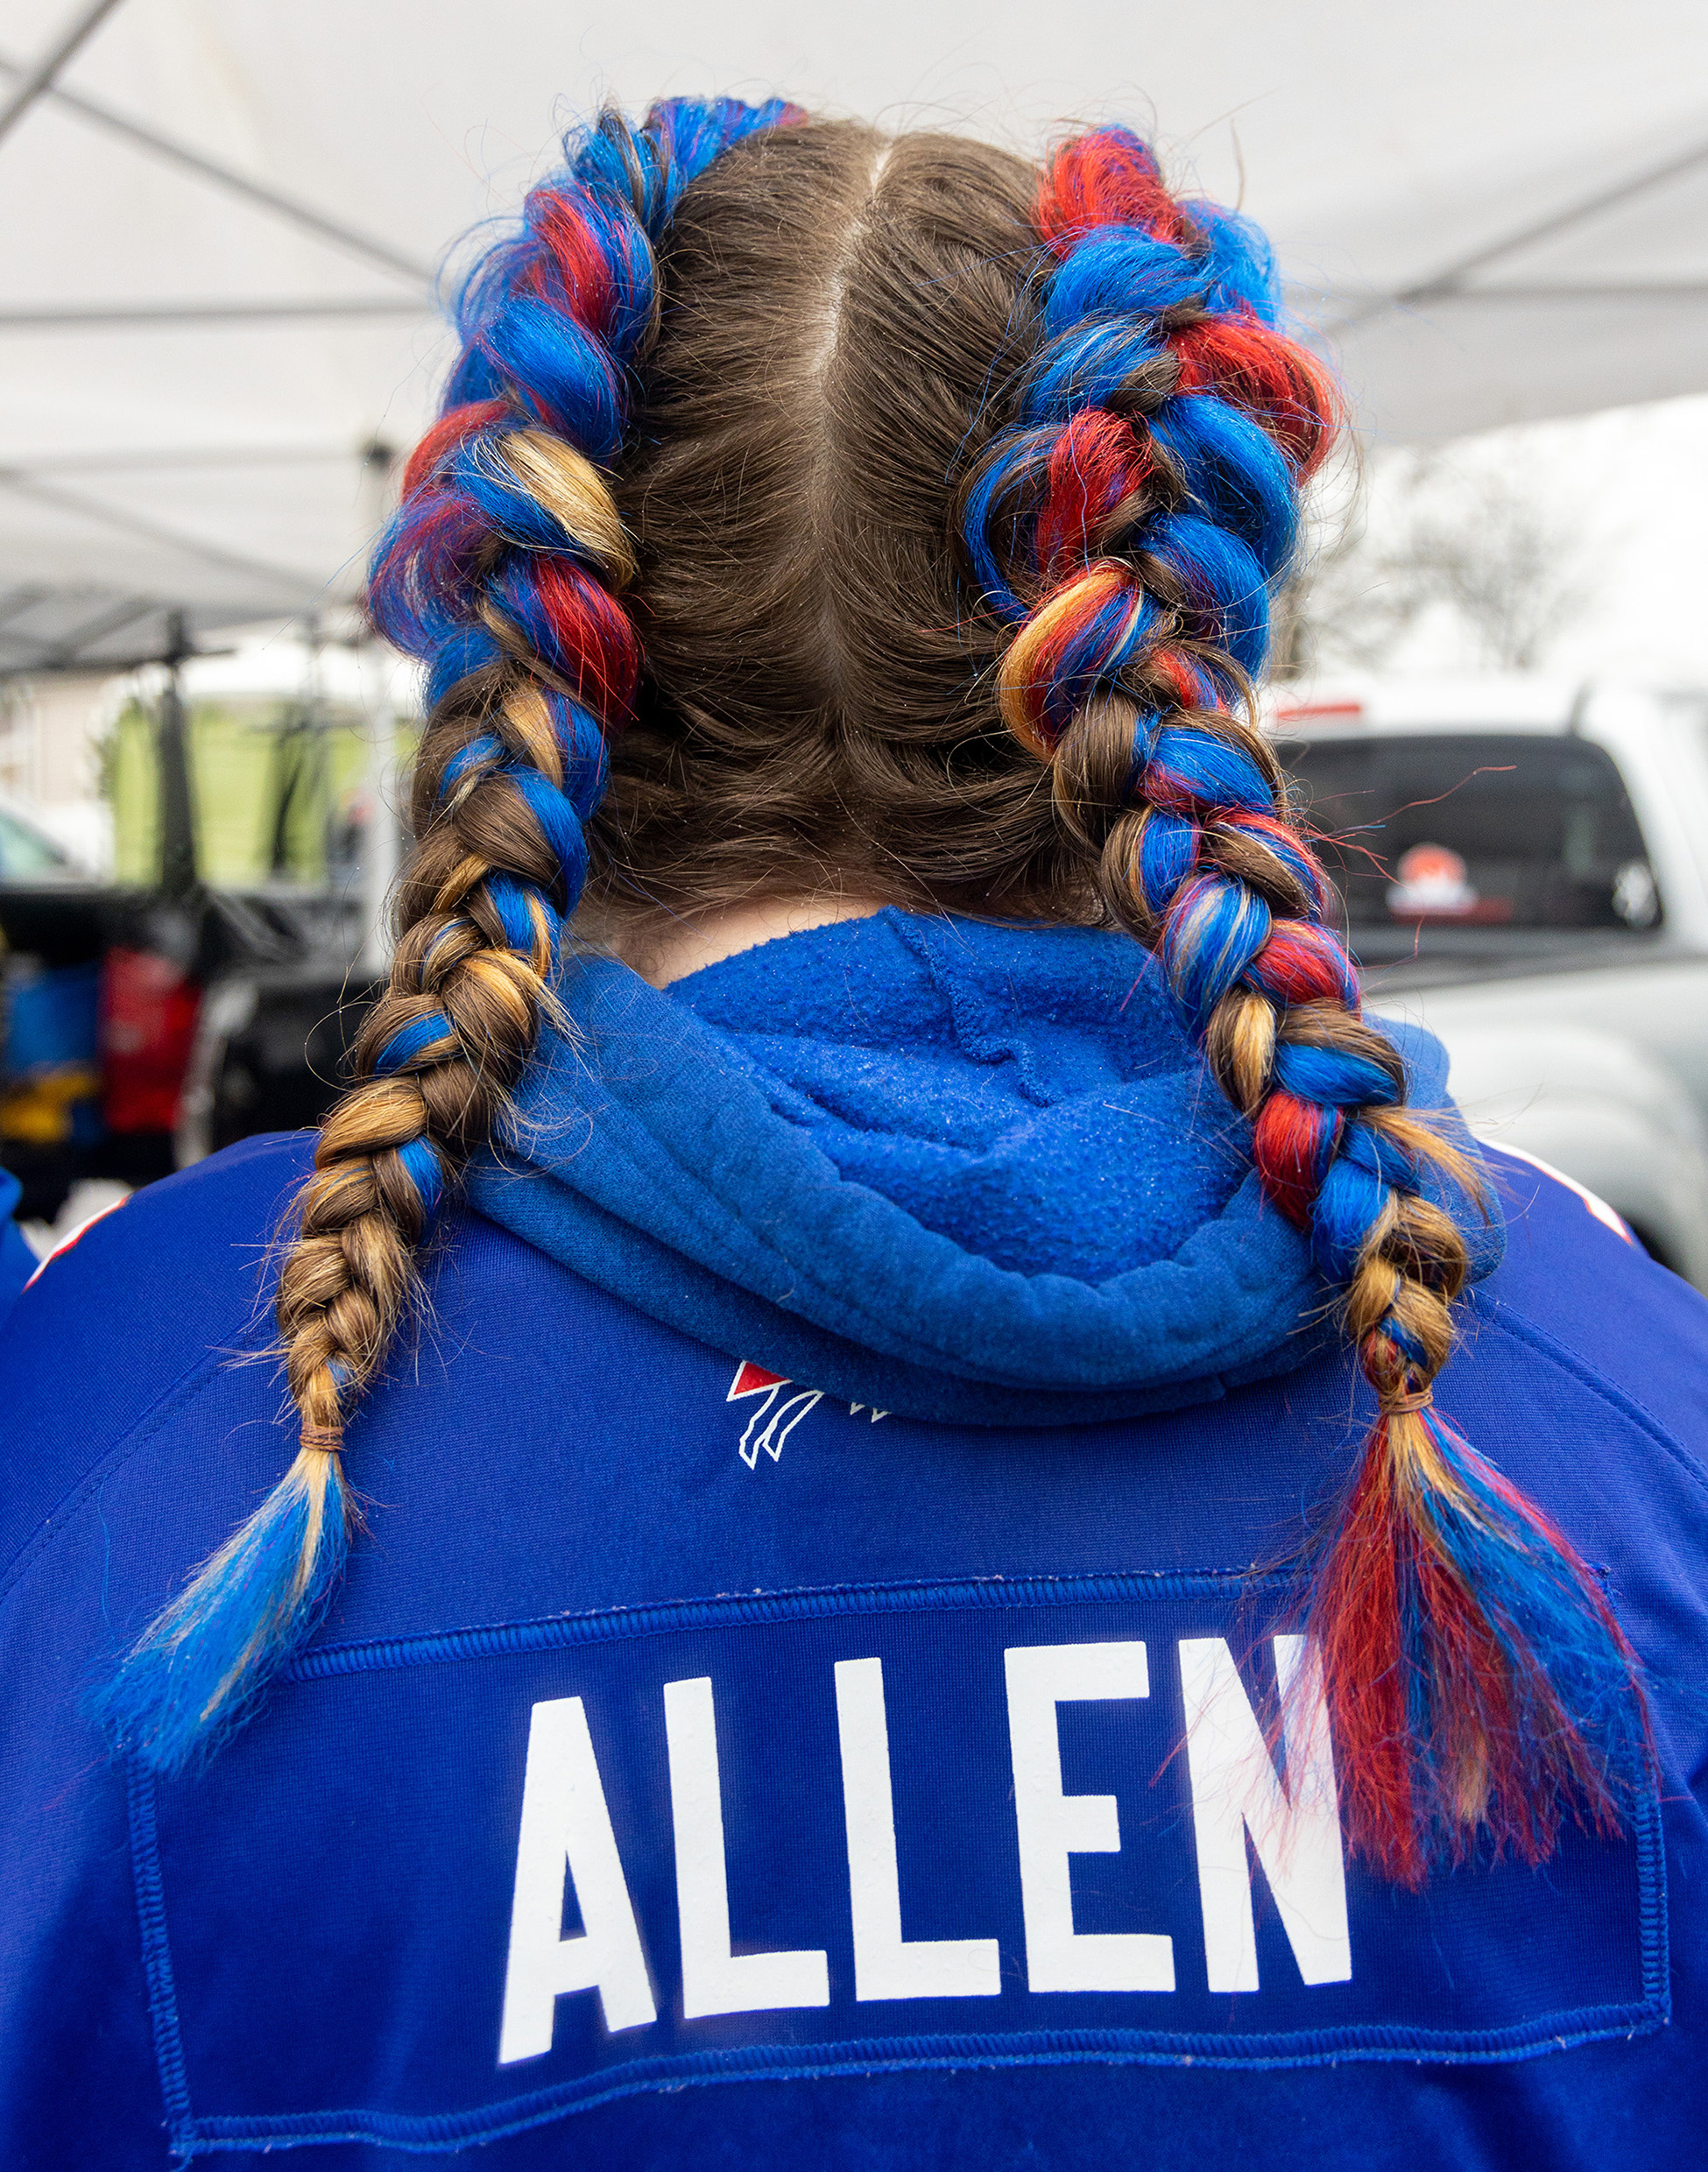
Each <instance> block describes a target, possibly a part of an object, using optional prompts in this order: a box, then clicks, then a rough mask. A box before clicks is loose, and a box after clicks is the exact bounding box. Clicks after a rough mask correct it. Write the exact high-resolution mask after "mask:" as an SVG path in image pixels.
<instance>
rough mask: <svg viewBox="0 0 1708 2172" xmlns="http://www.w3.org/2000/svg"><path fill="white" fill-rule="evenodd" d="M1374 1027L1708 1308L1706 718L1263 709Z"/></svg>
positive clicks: (1333, 691) (1570, 702) (1485, 683)
mask: <svg viewBox="0 0 1708 2172" xmlns="http://www.w3.org/2000/svg"><path fill="white" fill-rule="evenodd" d="M1270 722H1271V728H1272V730H1274V735H1275V737H1276V739H1277V742H1278V744H1279V748H1280V751H1281V756H1282V758H1283V760H1284V761H1285V762H1286V763H1287V765H1288V768H1289V770H1291V771H1292V772H1294V774H1295V776H1296V777H1297V778H1298V779H1301V781H1302V785H1303V786H1304V796H1305V798H1306V799H1307V801H1308V804H1309V819H1310V822H1311V823H1312V825H1313V826H1314V827H1315V828H1316V829H1317V830H1318V831H1319V832H1321V833H1322V834H1323V836H1324V838H1325V839H1326V840H1327V841H1328V842H1327V843H1325V845H1324V857H1325V859H1326V860H1327V862H1328V864H1329V866H1330V870H1331V871H1332V873H1333V874H1334V877H1335V879H1336V881H1337V884H1338V885H1339V886H1340V890H1341V893H1342V896H1343V899H1345V906H1346V925H1347V932H1348V934H1349V936H1350V939H1351V942H1352V949H1353V952H1354V954H1355V955H1356V956H1357V957H1358V959H1359V964H1360V966H1361V967H1362V969H1363V971H1364V977H1365V984H1366V992H1367V995H1368V998H1369V1000H1370V1005H1371V1008H1372V1009H1373V1011H1375V1012H1378V1013H1381V1012H1387V1013H1389V1014H1392V1015H1398V1016H1401V1017H1406V1018H1411V1019H1420V1020H1421V1021H1422V1023H1423V1024H1425V1025H1427V1026H1429V1027H1430V1028H1431V1030H1432V1031H1434V1032H1435V1033H1438V1034H1439V1035H1440V1037H1441V1039H1442V1040H1443V1041H1444V1042H1445V1043H1446V1046H1447V1049H1448V1052H1449V1054H1450V1056H1451V1058H1452V1075H1451V1086H1452V1091H1453V1094H1454V1097H1455V1098H1456V1099H1457V1101H1458V1103H1459V1104H1460V1106H1461V1107H1462V1108H1463V1109H1464V1110H1465V1114H1466V1116H1467V1118H1469V1120H1470V1122H1471V1124H1472V1128H1473V1129H1474V1130H1475V1131H1477V1132H1479V1134H1480V1135H1481V1136H1483V1137H1485V1138H1486V1139H1489V1140H1491V1141H1492V1142H1493V1143H1494V1144H1496V1145H1498V1146H1506V1147H1508V1148H1510V1149H1513V1150H1515V1151H1517V1152H1519V1153H1525V1154H1529V1155H1533V1156H1535V1157H1536V1158H1538V1159H1540V1160H1544V1161H1546V1162H1549V1163H1550V1164H1551V1165H1553V1166H1554V1167H1556V1168H1558V1169H1559V1170H1561V1171H1562V1172H1563V1173H1564V1174H1566V1175H1568V1176H1570V1177H1573V1178H1575V1179H1576V1180H1577V1182H1578V1183H1580V1184H1582V1185H1584V1186H1586V1187H1587V1188H1589V1189H1590V1190H1592V1191H1593V1192H1596V1193H1598V1194H1599V1195H1600V1196H1601V1197H1602V1198H1603V1199H1605V1200H1606V1202H1608V1203H1609V1205H1611V1206H1612V1207H1613V1208H1614V1209H1617V1211H1618V1212H1619V1213H1620V1214H1621V1215H1623V1216H1625V1218H1626V1220H1627V1222H1629V1223H1630V1224H1632V1226H1633V1227H1634V1229H1635V1230H1636V1231H1637V1233H1638V1235H1639V1236H1640V1237H1641V1239H1642V1241H1643V1243H1644V1244H1645V1245H1647V1246H1648V1249H1649V1250H1650V1251H1651V1252H1653V1253H1654V1254H1655V1257H1656V1258H1657V1259H1662V1260H1663V1261H1665V1263H1666V1264H1667V1265H1668V1266H1671V1267H1673V1268H1675V1269H1676V1271H1677V1272H1678V1273H1680V1274H1683V1275H1684V1276H1686V1277H1687V1278H1688V1279H1689V1280H1690V1281H1692V1282H1694V1283H1695V1284H1696V1285H1697V1287H1698V1288H1699V1289H1704V1290H1708V700H1704V697H1702V696H1687V695H1659V694H1650V693H1644V692H1641V691H1640V690H1638V689H1635V688H1630V687H1625V686H1613V685H1607V686H1599V685H1593V684H1592V685H1590V686H1587V687H1578V688H1571V687H1569V686H1565V685H1562V684H1557V683H1554V682H1550V681H1547V680H1543V679H1530V678H1525V679H1504V680H1495V679H1457V680H1422V679H1418V680H1412V681H1396V680H1391V679H1390V680H1380V681H1364V682H1361V683H1354V682H1348V683H1346V684H1345V685H1340V684H1337V685H1336V686H1334V687H1332V688H1330V687H1326V686H1323V685H1317V686H1315V687H1313V688H1310V689H1309V692H1308V693H1304V692H1290V691H1289V690H1288V689H1281V690H1278V693H1277V695H1276V697H1275V701H1274V710H1273V715H1272V717H1271V720H1270Z"/></svg>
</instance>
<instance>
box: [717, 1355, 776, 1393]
mask: <svg viewBox="0 0 1708 2172" xmlns="http://www.w3.org/2000/svg"><path fill="white" fill-rule="evenodd" d="M787 1386H788V1382H787V1379H785V1378H784V1376H783V1375H782V1374H781V1373H780V1372H766V1369H765V1367H764V1366H763V1365H750V1364H749V1363H748V1361H747V1360H746V1358H745V1357H744V1358H743V1359H742V1361H741V1364H740V1365H739V1366H738V1368H737V1371H736V1377H735V1379H733V1380H732V1381H731V1382H730V1392H729V1393H728V1394H727V1395H726V1396H725V1397H724V1398H723V1400H724V1401H725V1402H726V1403H738V1402H739V1401H740V1400H741V1399H742V1397H743V1396H744V1395H762V1394H763V1393H765V1391H766V1388H768V1387H787Z"/></svg>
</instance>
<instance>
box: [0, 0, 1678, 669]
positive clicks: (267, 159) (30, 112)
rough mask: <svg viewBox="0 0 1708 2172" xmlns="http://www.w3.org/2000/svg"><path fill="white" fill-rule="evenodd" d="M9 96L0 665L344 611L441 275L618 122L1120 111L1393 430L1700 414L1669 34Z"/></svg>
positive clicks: (1213, 7)
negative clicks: (801, 111) (587, 131)
mask: <svg viewBox="0 0 1708 2172" xmlns="http://www.w3.org/2000/svg"><path fill="white" fill-rule="evenodd" d="M80 29H81V30H82V31H83V32H85V34H84V35H83V36H82V38H81V42H79V41H78V39H77V35H76V33H77V32H79V30H80ZM0 70H3V71H4V72H0V235H4V243H0V250H3V251H4V261H5V264H6V276H5V280H4V292H3V293H0V384H3V385H4V400H3V401H0V673H4V672H6V671H13V672H16V671H19V670H28V671H32V672H38V673H39V672H41V671H43V670H46V669H52V668H54V667H56V666H81V667H84V668H88V667H89V666H94V665H98V664H103V663H109V664H118V663H123V662H128V661H131V660H134V659H142V658H146V657H151V656H158V655H160V654H162V653H164V652H166V651H167V650H168V649H169V648H170V647H171V646H172V645H173V641H174V639H175V638H177V636H176V633H175V632H174V630H173V614H175V613H181V614H183V631H184V632H185V634H186V635H187V638H190V639H195V638H202V637H205V636H206V635H207V634H208V631H211V630H213V629H215V628H218V627H221V626H224V625H230V624H236V623H239V622H242V621H246V620H254V619H258V618H262V617H267V618H277V617H286V616H293V615H299V614H301V615H307V614H312V613H314V612H316V611H325V610H328V609H330V608H332V607H337V606H342V605H344V604H347V603H348V602H349V600H350V598H351V597H352V596H354V595H355V594H356V590H357V588H358V586H359V567H360V558H361V550H362V545H363V539H364V537H365V536H366V535H367V533H369V532H371V528H372V526H373V525H374V523H375V520H376V518H377V517H378V510H379V506H380V504H381V499H382V495H383V483H384V461H383V457H380V456H377V455H376V454H375V451H374V448H401V447H403V446H406V444H407V443H408V441H410V439H411V438H412V436H413V434H415V433H416V432H417V431H418V430H419V428H420V426H421V423H422V421H423V420H424V419H425V417H426V415H427V413H428V411H429V408H430V405H431V401H432V397H433V392H434V380H435V377H436V374H437V371H438V370H439V369H440V368H441V366H442V363H443V359H444V346H443V335H442V331H441V328H440V326H439V323H438V321H437V318H436V316H435V314H434V300H433V294H434V271H435V267H436V265H437V264H438V262H439V260H440V257H441V252H442V250H443V249H444V247H445V245H446V243H448V241H449V240H450V239H451V238H452V237H454V236H456V235H457V234H458V233H460V232H461V231H462V229H465V228H467V227H468V226H469V224H470V223H471V222H474V221H476V220H477V219H480V218H482V217H484V216H487V215H491V214H494V213H502V212H504V211H505V209H507V208H509V207H511V206H512V205H513V204H514V203H515V201H517V199H518V197H519V194H520V192H521V190H522V188H523V187H525V186H526V182H527V180H529V179H530V178H531V177H532V176H533V174H535V173H537V172H539V171H540V170H541V169H542V167H543V166H544V165H546V164H547V163H548V162H549V159H550V156H551V152H552V149H553V145H554V136H555V134H556V133H557V131H558V130H560V129H561V126H562V125H563V124H564V123H566V122H567V121H568V120H569V119H571V118H573V117H575V116H576V115H578V114H580V113H583V112H585V111H586V110H587V109H589V106H590V105H592V104H593V103H595V102H596V101H597V100H598V98H599V97H600V96H601V95H604V94H611V95H616V96H618V97H620V98H622V99H623V100H625V101H626V102H631V103H632V104H635V105H642V104H644V103H645V102H647V101H648V100H649V99H650V98H652V97H653V96H654V95H660V94H663V93H669V92H677V91H696V92H702V91H706V90H720V91H730V92H736V93H740V94H744V95H765V94H768V93H770V92H772V91H773V90H779V89H781V90H785V91H787V92H788V93H789V94H790V95H794V96H795V97H797V98H799V99H801V101H802V102H805V103H808V104H809V105H811V106H813V107H814V108H815V109H819V110H824V111H833V112H850V113H859V114H863V115H867V116H873V117H876V118H878V119H879V120H880V121H883V122H885V123H889V124H893V125H900V124H914V125H920V124H922V125H940V126H946V127H951V128H956V129H966V130H974V131H978V132H981V133H985V134H988V135H991V136H992V137H994V138H997V139H999V140H1002V141H1006V142H1010V143H1013V144H1014V145H1016V146H1018V147H1022V148H1026V149H1028V150H1031V149H1035V148H1036V147H1037V146H1038V145H1040V144H1041V142H1042V141H1043V140H1044V138H1046V137H1047V136H1048V134H1049V133H1050V131H1051V130H1052V129H1053V128H1054V127H1055V126H1056V125H1057V124H1058V123H1061V122H1062V121H1063V120H1064V119H1069V118H1071V119H1080V120H1083V119H1091V118H1100V117H1104V116H1122V117H1127V118H1131V119H1133V120H1134V121H1135V122H1136V123H1138V124H1140V125H1141V126H1143V127H1146V128H1147V129H1148V130H1151V131H1152V132H1153V133H1154V138H1155V140H1156V141H1157V142H1158V143H1159V145H1160V146H1161V148H1162V150H1163V152H1164V153H1165V156H1166V157H1167V159H1168V162H1169V164H1170V166H1171V169H1172V171H1173V172H1174V173H1175V174H1176V176H1177V177H1180V178H1183V179H1187V180H1193V181H1196V184H1197V185H1198V186H1200V187H1202V188H1203V189H1204V190H1205V191H1206V192H1208V193H1210V194H1217V195H1219V196H1222V197H1224V198H1226V199H1237V200H1239V201H1243V203H1244V204H1245V206H1246V208H1247V209H1248V210H1250V211H1251V212H1252V213H1253V215H1255V216H1257V217H1258V218H1259V219H1260V220H1261V221H1262V222H1263V223H1264V224H1265V225H1266V226H1267V228H1268V229H1269V230H1270V232H1271V233H1272V235H1273V236H1274V239H1275V241H1276V243H1277V245H1278V247H1279V249H1280V251H1281V260H1282V263H1283V265H1284V267H1285V268H1286V271H1287V272H1288V277H1289V279H1290V280H1291V281H1292V283H1293V285H1294V287H1295V299H1296V302H1297V306H1298V307H1299V309H1300V311H1301V313H1302V315H1303V316H1304V317H1305V318H1306V319H1307V320H1308V321H1309V322H1310V323H1312V324H1313V325H1314V326H1316V328H1317V329H1318V335H1319V336H1321V337H1322V338H1323V339H1324V340H1325V342H1327V343H1328V345H1329V346H1330V349H1332V350H1333V351H1334V352H1336V353H1337V356H1338V357H1339V359H1340V361H1341V363H1342V365H1343V367H1344V369H1345V373H1346V376H1347V378H1348V381H1349V384H1350V385H1351V387H1352V392H1353V395H1354V398H1355V400H1356V401H1357V403H1358V405H1359V411H1360V413H1361V416H1362V418H1363V420H1364V422H1365V425H1366V428H1368V429H1369V430H1371V431H1373V433H1375V434H1378V435H1380V436H1386V437H1390V438H1427V437H1432V436H1444V435H1450V434H1457V433H1459V432H1463V431H1466V430H1471V429H1474V428H1478V427H1484V426H1486V425H1491V424H1495V423H1500V422H1507V421H1518V420H1528V419H1532V418H1536V417H1542V416H1547V415H1552V414H1562V413H1573V412H1577V411H1579V410H1583V409H1586V408H1591V407H1595V406H1601V405H1612V404H1623V403H1627V402H1632V401H1636V400H1642V399H1649V398H1660V397H1662V396H1664V395H1667V394H1671V393H1676V392H1684V391H1697V390H1702V389H1708V11H1704V10H1703V9H1702V8H1701V7H1699V6H1693V5H1688V4H1684V0H1626V4H1623V5H1620V6H1619V7H1614V6H1613V5H1612V4H1608V0H1552V4H1542V0H1436V5H1434V6H1433V7H1431V8H1429V9H1428V10H1422V9H1397V8H1381V7H1372V6H1370V5H1368V4H1367V0H1198V4H1196V5H1195V6H1190V7H1182V6H1164V5H1161V4H1156V0H1120V4H1115V0H1077V4H1075V5H1072V6H1069V7H1068V8H1065V9H1053V8H1046V7H1041V6H1038V5H1036V4H1034V5H1032V6H1029V7H1022V6H1020V5H1019V4H1017V0H980V4H978V5H973V4H963V0H955V4H944V0H939V4H936V5H935V6H934V5H926V6H921V5H920V4H919V0H867V4H865V6H863V7H861V8H859V9H837V10H834V11H833V10H829V9H822V10H819V11H811V12H807V11H801V10H799V9H794V8H786V7H784V6H782V5H780V4H778V0H693V4H689V0H655V4H653V6H652V7H650V8H648V9H646V11H640V10H638V9H635V8H632V7H621V8H618V7H615V6H611V5H609V4H596V0H585V4H576V0H568V4H564V0H558V4H554V5H550V6H547V5H545V4H542V0H483V4H481V5H479V6H475V7H471V6H469V5H467V4H464V5H462V6H456V7H453V6H451V5H449V4H447V0H290V4H288V5H283V6H281V5H279V4H278V0H104V4H95V0H4V5H0ZM8 97H10V99H11V121H10V124H9V123H8V118H7V113H8V108H7V106H6V101H7V99H8Z"/></svg>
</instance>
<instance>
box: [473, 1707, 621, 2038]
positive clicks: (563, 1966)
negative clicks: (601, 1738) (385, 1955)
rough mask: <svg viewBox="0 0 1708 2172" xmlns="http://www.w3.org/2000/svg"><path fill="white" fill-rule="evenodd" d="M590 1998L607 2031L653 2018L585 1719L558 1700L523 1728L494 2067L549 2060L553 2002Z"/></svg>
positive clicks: (579, 1711)
mask: <svg viewBox="0 0 1708 2172" xmlns="http://www.w3.org/2000/svg"><path fill="white" fill-rule="evenodd" d="M565 1872H568V1875H569V1877H570V1878H571V1879H574V1881H575V1900H576V1901H577V1903H578V1905H579V1907H580V1908H581V1915H582V1925H583V1929H582V1931H581V1933H580V1934H579V1935H578V1936H575V1937H573V1938H566V1937H564V1936H562V1932H563V1880H564V1874H565ZM594 1989H596V1990H597V1992H598V1993H599V2001H600V2005H601V2006H602V2008H603V2013H604V2018H605V2027H607V2028H608V2029H612V2030H615V2029H619V2028H642V2027H645V2026H646V2023H647V2022H649V2021H655V2020H657V2019H658V2008H657V2006H655V2005H654V2004H653V1986H652V1982H651V1979H650V1978H648V1976H647V1973H646V1955H645V1954H644V1953H643V1952H642V1950H641V1945H640V1929H639V1925H638V1924H637V1923H636V1922H635V1917H634V1908H633V1905H632V1902H631V1900H630V1899H629V1888H628V1885H627V1883H626V1881H625V1879H624V1876H623V1863H622V1858H620V1857H619V1856H618V1852H617V1836H616V1834H615V1833H613V1832H612V1830H611V1812H610V1810H609V1809H607V1808H606V1807H605V1791H604V1788H603V1786H602V1785H601V1784H600V1780H599V1767H598V1765H597V1764H596V1761H595V1759H594V1756H593V1740H592V1737H591V1736H590V1735H589V1733H588V1731H587V1714H586V1712H585V1710H583V1709H582V1701H581V1699H580V1698H579V1697H558V1698H555V1699H554V1700H552V1701H551V1702H550V1703H543V1704H536V1705H535V1706H534V1708H533V1719H532V1722H531V1723H530V1724H529V1727H528V1763H527V1774H526V1779H525V1780H524V1781H523V1783H522V1830H521V1833H520V1836H519V1838H518V1840H517V1844H516V1893H515V1898H514V1900H513V1901H512V1905H511V1912H510V1961H509V1965H508V1966H507V1967H506V1969H505V2008H504V2020H503V2022H502V2024H501V2026H500V2027H499V2031H498V2064H499V2065H500V2066H510V2065H512V2064H513V2063H514V2062H515V2061H516V2060H518V2059H537V2058H539V2057H540V2055H541V2053H542V2052H547V2051H549V2050H550V2049H551V2048H552V2029H553V2025H554V2020H555V2017H556V2011H557V2001H558V1999H559V1998H560V1996H561V1994H562V1993H563V1992H566V1991H591V1990H594Z"/></svg>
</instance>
